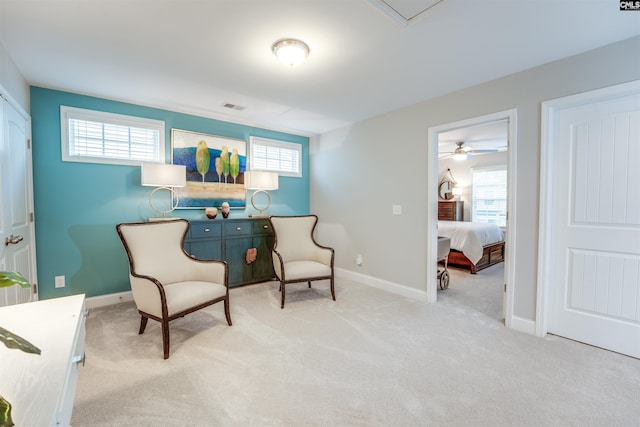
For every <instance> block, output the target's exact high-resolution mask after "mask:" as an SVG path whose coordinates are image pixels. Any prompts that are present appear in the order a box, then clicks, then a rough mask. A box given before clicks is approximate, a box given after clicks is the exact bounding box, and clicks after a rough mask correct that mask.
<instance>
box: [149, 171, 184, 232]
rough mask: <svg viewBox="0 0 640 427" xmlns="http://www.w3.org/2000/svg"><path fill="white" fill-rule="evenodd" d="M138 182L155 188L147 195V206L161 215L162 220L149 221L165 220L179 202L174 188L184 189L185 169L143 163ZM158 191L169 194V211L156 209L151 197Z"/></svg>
mask: <svg viewBox="0 0 640 427" xmlns="http://www.w3.org/2000/svg"><path fill="white" fill-rule="evenodd" d="M140 182H141V184H142V185H143V186H146V187H156V188H154V189H153V191H151V193H150V194H149V206H151V209H153V210H154V211H156V212H158V213H159V214H161V215H162V218H150V220H154V219H165V218H167V214H169V213H171V212H173V210H174V209H175V208H176V206H177V204H178V202H179V200H180V199H179V198H178V195H177V193H176V191H175V188H179V187H184V186H185V185H186V180H185V167H184V166H181V165H167V164H164V163H143V164H142V166H141V167H140ZM158 190H167V191H169V193H170V194H171V197H170V198H169V203H170V206H169V209H166V210H162V209H158V207H157V206H156V205H155V204H154V203H153V196H154V194H155V193H156V191H158Z"/></svg>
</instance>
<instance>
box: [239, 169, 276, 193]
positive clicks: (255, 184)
mask: <svg viewBox="0 0 640 427" xmlns="http://www.w3.org/2000/svg"><path fill="white" fill-rule="evenodd" d="M244 187H245V188H246V189H248V190H277V189H278V174H277V173H275V172H267V171H246V172H245V173H244Z"/></svg>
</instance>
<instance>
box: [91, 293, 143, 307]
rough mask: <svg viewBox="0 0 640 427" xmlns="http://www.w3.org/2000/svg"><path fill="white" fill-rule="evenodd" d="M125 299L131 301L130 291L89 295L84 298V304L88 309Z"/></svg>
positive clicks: (124, 300)
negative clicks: (95, 295)
mask: <svg viewBox="0 0 640 427" xmlns="http://www.w3.org/2000/svg"><path fill="white" fill-rule="evenodd" d="M126 301H133V295H132V294H131V291H127V292H118V293H115V294H108V295H100V296H97V297H89V298H87V299H86V300H85V305H86V307H87V308H88V309H91V308H97V307H104V306H106V305H113V304H118V303H121V302H126Z"/></svg>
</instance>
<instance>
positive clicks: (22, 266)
mask: <svg viewBox="0 0 640 427" xmlns="http://www.w3.org/2000/svg"><path fill="white" fill-rule="evenodd" d="M0 115H1V120H0V123H1V124H0V200H1V201H2V204H1V205H0V270H3V271H18V272H20V273H21V274H22V275H23V276H24V277H26V278H27V279H29V281H30V282H31V283H34V284H35V283H36V277H35V275H36V273H35V244H34V240H35V239H34V238H33V236H34V227H33V214H32V212H33V209H32V206H33V195H32V181H31V148H30V143H29V134H28V123H29V122H28V119H27V118H25V117H24V116H23V115H21V114H20V113H18V111H17V110H16V109H15V108H13V107H12V106H11V105H9V103H8V102H7V101H5V100H4V99H0ZM35 298H36V295H35V286H32V287H31V288H29V289H24V288H20V287H18V286H12V287H10V288H3V289H0V306H4V305H11V304H16V303H21V302H28V301H32V300H34V299H35Z"/></svg>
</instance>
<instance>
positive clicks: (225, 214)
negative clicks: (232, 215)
mask: <svg viewBox="0 0 640 427" xmlns="http://www.w3.org/2000/svg"><path fill="white" fill-rule="evenodd" d="M229 209H230V207H229V203H227V202H223V203H222V207H221V208H220V211H221V212H222V216H223V218H227V217H228V216H229Z"/></svg>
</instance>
